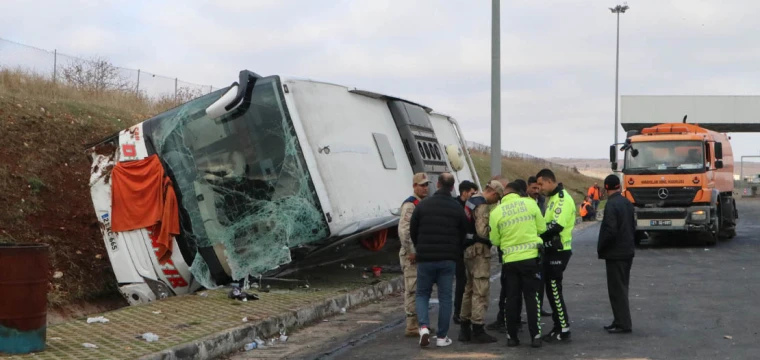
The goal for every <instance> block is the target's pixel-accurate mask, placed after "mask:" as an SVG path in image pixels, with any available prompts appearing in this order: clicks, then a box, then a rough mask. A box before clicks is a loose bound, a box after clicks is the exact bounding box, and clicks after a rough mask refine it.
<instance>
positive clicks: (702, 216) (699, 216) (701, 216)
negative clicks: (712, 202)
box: [691, 210, 707, 221]
mask: <svg viewBox="0 0 760 360" xmlns="http://www.w3.org/2000/svg"><path fill="white" fill-rule="evenodd" d="M691 219H692V220H694V221H704V220H707V212H705V211H704V210H697V211H692V212H691Z"/></svg>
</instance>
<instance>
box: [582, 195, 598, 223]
mask: <svg viewBox="0 0 760 360" xmlns="http://www.w3.org/2000/svg"><path fill="white" fill-rule="evenodd" d="M579 213H580V215H581V218H582V219H583V221H591V220H594V219H596V210H595V209H594V207H593V206H592V205H591V199H590V198H589V197H588V196H586V198H585V199H583V204H581V209H580V212H579Z"/></svg>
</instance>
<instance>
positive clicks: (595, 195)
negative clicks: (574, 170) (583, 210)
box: [586, 185, 602, 200]
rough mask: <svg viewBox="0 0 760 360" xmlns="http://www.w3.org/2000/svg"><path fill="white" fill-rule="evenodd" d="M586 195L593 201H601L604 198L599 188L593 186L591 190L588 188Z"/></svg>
mask: <svg viewBox="0 0 760 360" xmlns="http://www.w3.org/2000/svg"><path fill="white" fill-rule="evenodd" d="M586 195H588V197H589V198H591V200H599V199H601V197H602V194H601V191H600V190H599V188H598V187H596V186H593V185H592V186H591V187H590V188H588V194H586Z"/></svg>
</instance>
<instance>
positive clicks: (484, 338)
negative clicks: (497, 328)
mask: <svg viewBox="0 0 760 360" xmlns="http://www.w3.org/2000/svg"><path fill="white" fill-rule="evenodd" d="M497 341H498V340H496V338H495V337H493V336H491V335H488V334H487V333H486V330H485V329H484V325H483V324H472V342H474V343H478V344H488V343H495V342H497Z"/></svg>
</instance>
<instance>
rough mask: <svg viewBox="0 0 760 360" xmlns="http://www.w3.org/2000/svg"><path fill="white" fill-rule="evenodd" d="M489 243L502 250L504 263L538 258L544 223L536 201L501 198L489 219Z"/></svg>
mask: <svg viewBox="0 0 760 360" xmlns="http://www.w3.org/2000/svg"><path fill="white" fill-rule="evenodd" d="M488 225H489V227H490V228H491V230H490V233H489V238H490V239H491V243H492V244H494V245H495V246H498V247H499V249H501V251H502V253H504V256H503V258H502V260H503V263H505V264H506V263H509V262H515V261H520V260H527V259H534V258H536V257H538V246H539V245H541V244H543V241H542V240H541V238H540V237H539V236H538V235H539V234H541V233H543V232H544V231H546V222H545V221H544V217H543V216H542V215H541V209H540V208H539V207H538V204H536V201H535V200H533V199H531V198H528V197H525V198H524V197H520V195H518V194H509V195H507V196H505V197H504V198H502V200H501V204H499V205H498V206H496V207H495V208H494V209H493V210H491V215H490V218H489V223H488Z"/></svg>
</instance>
